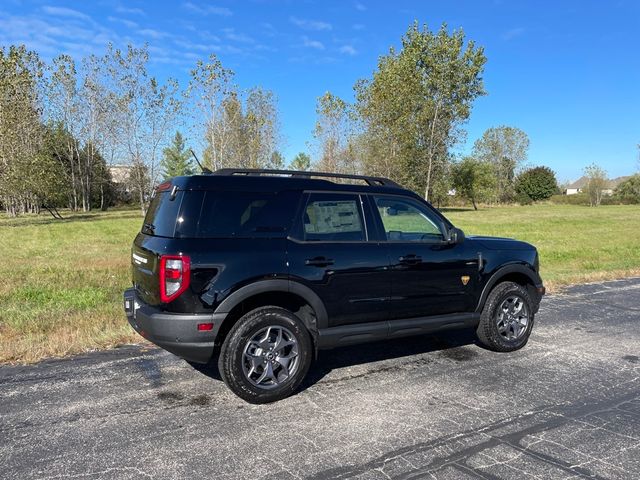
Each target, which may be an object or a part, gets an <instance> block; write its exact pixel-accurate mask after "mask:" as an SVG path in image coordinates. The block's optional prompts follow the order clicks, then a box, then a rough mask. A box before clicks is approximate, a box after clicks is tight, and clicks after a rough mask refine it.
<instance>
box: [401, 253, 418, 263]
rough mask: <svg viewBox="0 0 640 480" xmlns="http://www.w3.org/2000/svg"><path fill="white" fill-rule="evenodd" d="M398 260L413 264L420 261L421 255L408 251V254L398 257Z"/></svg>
mask: <svg viewBox="0 0 640 480" xmlns="http://www.w3.org/2000/svg"><path fill="white" fill-rule="evenodd" d="M398 261H399V262H400V263H402V264H404V265H415V264H417V263H422V257H421V256H420V255H415V254H413V253H410V254H409V255H403V256H401V257H398Z"/></svg>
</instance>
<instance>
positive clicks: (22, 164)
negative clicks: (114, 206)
mask: <svg viewBox="0 0 640 480" xmlns="http://www.w3.org/2000/svg"><path fill="white" fill-rule="evenodd" d="M148 65H149V51H148V47H147V46H146V45H145V46H143V47H140V48H137V47H134V46H132V45H128V46H127V48H126V49H124V50H120V49H118V48H115V47H114V46H113V45H107V48H106V52H105V54H104V55H102V56H96V55H90V56H88V57H85V58H83V59H81V61H80V62H76V61H75V60H74V59H73V58H72V57H71V56H68V55H60V56H58V57H56V58H54V59H53V60H52V61H51V62H50V63H45V62H44V61H43V60H42V59H41V58H40V57H39V56H38V55H37V53H35V52H33V51H29V50H27V49H26V48H25V47H24V46H23V45H12V46H9V47H7V48H5V47H1V48H0V203H1V204H2V206H3V207H4V209H5V210H6V211H7V213H8V214H9V215H12V216H15V215H18V214H20V213H26V212H39V211H40V209H41V208H43V207H46V208H49V209H50V210H53V211H54V212H56V210H55V209H56V207H67V208H69V209H71V210H82V211H89V210H91V209H92V208H103V209H104V208H107V206H108V205H109V204H110V203H112V201H113V198H114V197H115V196H116V195H118V193H122V192H117V191H115V189H116V187H117V186H118V185H116V184H115V183H114V182H113V181H112V180H113V179H112V178H111V175H110V170H109V166H111V165H115V164H119V165H126V166H127V175H126V177H127V178H126V180H127V181H126V184H125V185H121V186H120V188H125V189H126V190H127V191H126V194H127V195H128V196H130V197H131V198H132V199H134V200H135V201H137V203H138V204H139V205H140V208H141V210H142V211H143V212H144V210H145V207H146V204H147V202H148V200H149V198H150V196H151V194H152V192H153V188H154V187H155V185H156V184H157V183H158V181H159V180H160V179H161V178H162V177H163V175H165V174H167V173H168V172H170V173H180V174H184V173H193V170H192V166H191V161H190V159H189V157H185V152H184V149H185V141H184V139H183V138H181V135H179V134H174V132H176V130H177V129H178V128H180V127H181V126H186V127H187V128H188V129H189V130H190V133H191V135H192V137H193V138H197V139H199V140H200V143H201V145H200V149H201V151H203V152H204V158H203V161H204V163H205V165H206V166H208V167H209V168H213V169H216V168H221V167H225V166H243V167H254V168H260V167H267V166H274V167H278V168H279V167H282V166H283V164H284V160H283V159H282V156H281V155H280V154H279V153H278V150H277V149H278V146H279V144H280V141H281V139H280V126H279V122H278V111H277V106H276V100H275V97H274V95H273V93H272V92H270V91H267V90H264V89H262V88H261V87H254V88H251V89H249V90H248V91H241V90H240V89H239V88H238V87H237V86H236V85H235V84H234V82H233V72H231V71H230V70H228V69H225V68H223V67H222V65H221V63H220V61H219V60H218V59H217V58H216V57H215V55H212V56H211V57H210V58H209V60H208V61H207V62H202V61H201V62H198V63H197V64H196V66H195V68H194V69H193V70H192V71H191V76H190V81H189V83H188V85H186V86H185V87H184V88H181V86H180V85H179V83H178V81H177V80H175V79H172V78H168V79H166V80H161V79H158V78H156V77H153V76H151V75H150V74H149V71H148ZM172 137H173V142H171V139H172ZM176 151H177V152H178V153H177V157H176V156H175V152H176ZM172 155H174V156H173V157H172ZM176 162H177V163H180V162H182V164H183V166H182V167H180V165H178V166H177V167H176V165H175V163H176ZM176 168H177V169H176ZM172 169H173V170H172ZM184 169H186V171H185V170H184ZM189 169H191V170H189ZM55 214H56V213H54V215H55Z"/></svg>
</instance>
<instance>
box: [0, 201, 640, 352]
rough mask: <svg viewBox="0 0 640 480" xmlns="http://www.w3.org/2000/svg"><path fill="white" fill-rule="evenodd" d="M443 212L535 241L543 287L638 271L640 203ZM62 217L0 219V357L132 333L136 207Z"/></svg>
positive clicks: (106, 341) (107, 341)
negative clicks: (124, 298)
mask: <svg viewBox="0 0 640 480" xmlns="http://www.w3.org/2000/svg"><path fill="white" fill-rule="evenodd" d="M445 214H446V215H447V216H448V217H449V218H450V219H451V220H452V221H453V223H454V224H456V226H458V227H460V228H462V229H463V230H464V231H465V233H467V234H483V235H497V236H508V237H514V238H518V239H521V240H526V241H528V242H531V243H533V244H535V245H536V246H537V247H538V249H539V250H540V259H541V260H540V261H541V273H542V277H543V279H544V280H545V283H546V284H547V286H548V287H551V288H552V289H557V288H559V287H561V286H563V285H567V284H572V283H579V282H584V281H595V280H601V279H608V278H617V277H624V276H630V275H640V238H639V233H640V206H625V205H621V206H602V207H599V208H589V207H582V206H569V205H533V206H527V207H499V208H491V209H484V210H480V211H478V212H474V211H471V210H452V211H448V212H445ZM65 216H66V217H67V218H66V219H65V220H63V221H56V220H53V219H52V218H50V217H49V218H47V217H45V216H44V215H40V216H38V217H36V216H26V217H22V218H18V219H8V218H6V217H0V247H1V251H2V253H3V254H4V256H3V258H2V261H1V262H0V277H1V278H2V279H3V281H2V282H0V362H16V361H19V362H32V361H36V360H39V359H42V358H45V357H50V356H60V355H66V354H70V353H77V352H81V351H86V350H90V349H97V348H107V347H110V346H113V345H117V344H120V343H124V342H128V341H139V340H140V337H138V336H137V335H136V334H134V333H133V331H132V330H131V329H130V328H129V326H128V324H127V322H126V320H125V317H124V314H123V312H122V306H121V294H122V290H124V289H125V288H126V287H127V286H129V284H130V274H129V251H130V246H131V241H132V239H133V237H134V236H135V234H136V232H137V231H138V229H139V228H140V225H141V222H142V220H141V217H140V213H139V212H138V211H137V210H136V211H113V212H108V213H91V214H76V215H72V214H69V213H66V214H65Z"/></svg>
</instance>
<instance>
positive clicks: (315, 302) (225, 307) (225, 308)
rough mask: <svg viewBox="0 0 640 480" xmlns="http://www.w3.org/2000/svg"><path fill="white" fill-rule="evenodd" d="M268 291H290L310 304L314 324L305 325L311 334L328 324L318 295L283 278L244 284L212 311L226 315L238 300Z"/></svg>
mask: <svg viewBox="0 0 640 480" xmlns="http://www.w3.org/2000/svg"><path fill="white" fill-rule="evenodd" d="M269 292H286V293H292V294H294V295H297V296H299V297H301V298H302V299H303V300H304V301H305V302H307V303H308V304H309V305H311V308H313V310H314V312H315V315H316V321H315V323H316V325H307V327H308V328H309V330H310V331H311V333H312V334H315V333H317V331H318V329H321V328H326V327H327V326H328V315H327V309H326V308H325V306H324V303H322V300H321V299H320V297H318V295H317V294H316V293H315V292H314V291H313V290H311V289H310V288H309V287H307V286H305V285H302V284H301V283H298V282H295V281H292V280H284V279H270V280H260V281H258V282H255V283H251V284H249V285H245V286H244V287H241V288H239V289H238V290H236V291H235V292H233V293H232V294H231V295H229V296H228V297H227V298H225V299H224V300H223V301H222V302H221V303H220V305H218V307H217V308H216V309H215V311H214V313H215V314H223V315H226V314H228V313H229V312H230V311H231V310H233V309H234V308H235V307H236V306H237V305H239V304H240V302H243V301H244V300H246V299H248V298H250V297H253V296H254V295H259V294H261V293H269Z"/></svg>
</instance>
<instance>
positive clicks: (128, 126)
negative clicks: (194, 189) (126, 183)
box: [108, 45, 181, 214]
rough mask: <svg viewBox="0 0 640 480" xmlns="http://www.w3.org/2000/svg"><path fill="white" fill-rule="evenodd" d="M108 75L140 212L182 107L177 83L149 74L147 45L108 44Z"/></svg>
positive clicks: (142, 209) (148, 196)
mask: <svg viewBox="0 0 640 480" xmlns="http://www.w3.org/2000/svg"><path fill="white" fill-rule="evenodd" d="M108 56H109V58H110V59H111V62H110V63H111V69H110V71H111V76H112V81H113V83H114V87H115V95H114V96H115V98H116V99H117V102H118V107H119V115H120V121H121V122H122V128H121V130H120V132H121V135H122V136H121V139H120V141H121V144H122V147H123V151H124V155H125V156H126V158H127V159H128V163H129V164H130V166H131V171H130V174H129V177H130V182H132V184H133V185H134V187H135V188H133V189H132V190H133V191H135V192H136V196H137V198H138V201H139V203H140V209H141V211H142V213H143V214H144V212H145V211H146V205H147V202H148V200H149V198H150V197H151V194H152V192H153V188H154V186H155V185H156V183H157V182H158V180H159V178H160V175H161V168H160V165H159V163H160V156H161V155H160V154H161V150H162V147H163V146H164V145H165V144H166V143H167V141H168V135H169V132H170V131H171V129H172V128H173V123H174V121H175V120H176V117H177V114H178V112H179V111H180V108H181V99H180V97H179V87H178V83H177V82H176V81H175V80H173V79H169V80H167V81H166V82H165V83H160V82H158V80H157V79H155V78H153V77H149V75H148V73H147V63H148V61H149V52H148V47H147V46H146V45H145V46H144V47H142V48H135V47H133V46H131V45H128V46H127V50H126V52H122V51H121V50H118V49H113V48H110V51H109V52H108Z"/></svg>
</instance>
